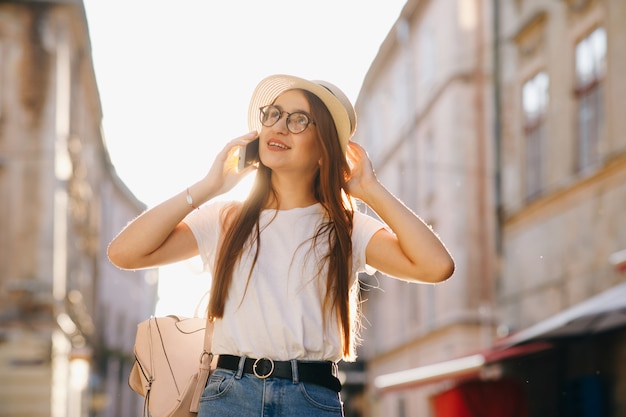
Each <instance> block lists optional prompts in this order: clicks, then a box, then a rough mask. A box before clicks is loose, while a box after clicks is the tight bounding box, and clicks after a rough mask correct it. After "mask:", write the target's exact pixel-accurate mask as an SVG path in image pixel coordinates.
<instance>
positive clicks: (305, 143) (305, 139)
mask: <svg viewBox="0 0 626 417" xmlns="http://www.w3.org/2000/svg"><path fill="white" fill-rule="evenodd" d="M273 105H274V106H276V107H278V108H279V109H280V110H281V111H283V112H285V113H283V114H282V116H281V118H280V119H279V120H278V121H277V122H276V123H275V124H274V125H273V126H269V127H267V126H263V127H262V129H261V133H260V135H259V136H260V143H259V145H260V146H259V155H260V157H261V161H263V164H264V165H265V166H267V167H268V168H270V169H272V170H273V171H277V172H278V171H292V172H302V173H305V174H311V173H313V172H316V170H317V168H318V167H319V160H320V158H321V155H322V152H321V145H320V143H319V139H318V137H317V130H316V129H315V126H314V125H313V122H314V120H312V118H311V123H309V125H308V126H307V128H306V129H305V130H304V131H303V132H300V133H291V132H290V131H289V130H288V129H287V116H288V115H287V113H294V112H304V113H306V114H307V115H310V114H311V109H310V106H309V103H308V101H307V99H306V97H305V95H304V94H303V93H302V92H301V91H298V90H290V91H286V92H284V93H283V94H281V95H280V96H278V98H277V99H276V100H275V101H274V103H273Z"/></svg>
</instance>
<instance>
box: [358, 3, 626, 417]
mask: <svg viewBox="0 0 626 417" xmlns="http://www.w3.org/2000/svg"><path fill="white" fill-rule="evenodd" d="M625 19H626V3H624V2H622V1H620V0H553V1H552V0H551V1H540V0H506V1H498V0H491V1H488V0H475V1H474V0H441V1H428V0H409V1H408V2H407V4H406V5H405V7H404V9H403V11H402V13H401V16H400V18H399V19H398V21H397V22H396V23H395V25H394V27H393V28H392V30H391V32H390V33H389V35H388V37H387V39H386V40H385V42H384V43H383V45H382V46H381V48H380V51H379V54H378V56H377V57H376V59H375V61H374V62H373V64H372V66H371V68H370V70H369V72H368V74H367V76H366V79H365V82H364V85H363V87H362V90H361V92H360V95H359V98H358V100H357V113H358V117H359V125H358V129H357V136H356V137H355V139H356V140H357V141H359V142H360V143H363V144H364V145H365V147H366V148H367V150H368V152H369V153H370V156H371V157H372V160H373V163H374V166H375V168H376V171H377V175H378V176H379V177H380V178H381V179H382V180H383V182H384V183H385V184H387V185H388V186H389V188H390V190H391V191H392V192H394V193H395V194H396V195H398V196H399V197H400V198H401V199H402V200H403V201H405V202H406V203H407V205H408V206H409V207H410V208H412V209H413V210H415V211H416V212H417V213H418V214H419V215H420V216H421V217H422V218H423V219H424V220H425V221H426V222H427V223H429V224H431V225H432V226H433V228H434V230H435V231H436V232H437V233H438V234H439V235H440V236H441V238H442V240H443V241H444V242H445V243H446V244H447V245H448V248H449V249H450V251H451V252H452V254H453V256H454V257H455V260H456V262H457V270H456V272H455V274H454V276H453V277H452V278H451V279H450V280H449V281H448V282H446V283H443V284H440V285H436V286H431V285H413V284H406V283H403V282H398V281H395V280H391V279H389V278H387V277H383V276H377V277H374V278H366V287H367V291H366V292H365V296H364V298H365V299H367V301H366V302H365V304H364V309H365V316H366V319H367V320H366V323H367V327H368V329H367V330H366V333H365V335H364V338H365V344H364V346H363V349H362V350H361V352H360V354H361V357H362V358H365V361H366V363H367V371H366V372H367V394H368V395H367V396H366V399H367V400H366V401H367V406H364V407H363V411H362V414H363V415H366V416H397V417H401V416H414V415H420V416H436V417H444V416H458V415H471V416H474V415H520V416H526V415H533V416H569V415H591V414H584V412H586V411H585V410H588V409H594V410H596V411H598V410H600V411H599V412H601V414H593V415H602V416H623V415H626V409H625V405H624V400H623V398H626V388H625V387H626V383H625V382H624V378H625V375H626V369H625V368H624V365H623V364H624V363H626V362H625V361H624V357H625V356H624V355H625V354H626V351H625V347H624V343H625V338H626V335H625V330H624V325H626V314H624V311H626V292H625V291H626V287H624V282H626V275H625V274H624V269H625V268H624V259H623V258H624V249H626V241H625V239H626V210H625V208H626V194H625V187H626V186H625V184H626V171H625V170H626V136H625V135H624V132H626V126H625V125H624V124H625V123H626V118H624V117H623V116H621V113H623V111H621V109H622V108H623V107H624V106H625V105H626V103H624V101H626V94H624V90H625V89H626V83H625V82H624V77H622V76H621V74H624V73H625V72H624V67H625V66H626V48H624V45H625V44H626V29H625V27H624V26H623V24H622V23H620V22H623V21H626V20H625ZM377 288H380V289H382V291H380V290H378V289H377ZM481 396H482V397H481ZM484 396H488V397H489V398H491V399H492V400H490V401H484V400H481V398H486V397H484ZM499 400H501V401H499ZM489 407H491V408H489ZM512 410H515V414H514V413H513V411H512ZM577 413H578V414H577Z"/></svg>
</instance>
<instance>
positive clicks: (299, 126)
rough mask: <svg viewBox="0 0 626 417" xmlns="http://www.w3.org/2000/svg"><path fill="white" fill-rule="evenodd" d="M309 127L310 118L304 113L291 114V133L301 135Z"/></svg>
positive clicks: (289, 119) (288, 125)
mask: <svg viewBox="0 0 626 417" xmlns="http://www.w3.org/2000/svg"><path fill="white" fill-rule="evenodd" d="M308 125H309V117H308V116H307V115H306V114H304V113H298V112H295V113H291V114H290V115H289V117H288V118H287V129H289V131H290V132H291V133H300V132H303V131H304V129H306V127H307V126H308Z"/></svg>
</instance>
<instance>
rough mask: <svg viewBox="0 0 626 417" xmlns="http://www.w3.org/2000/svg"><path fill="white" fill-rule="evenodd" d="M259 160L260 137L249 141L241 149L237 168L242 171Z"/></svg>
mask: <svg viewBox="0 0 626 417" xmlns="http://www.w3.org/2000/svg"><path fill="white" fill-rule="evenodd" d="M257 162H259V138H256V139H254V140H252V141H250V142H248V144H247V145H246V146H242V147H241V149H239V165H238V167H237V169H238V170H239V171H241V170H243V169H245V168H246V167H249V166H250V165H252V164H255V163H257Z"/></svg>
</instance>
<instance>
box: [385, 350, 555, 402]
mask: <svg viewBox="0 0 626 417" xmlns="http://www.w3.org/2000/svg"><path fill="white" fill-rule="evenodd" d="M551 347H552V345H551V344H549V343H545V342H537V343H529V344H526V345H522V346H511V347H507V348H500V347H494V348H492V349H488V350H485V351H484V352H482V353H477V354H474V355H468V356H464V357H461V358H456V359H451V360H449V361H444V362H439V363H435V364H432V365H425V366H419V367H417V368H413V369H407V370H405V371H400V372H393V373H389V374H385V375H380V376H378V377H376V378H375V379H374V386H375V387H376V388H377V389H379V390H381V391H389V390H399V389H405V388H412V387H415V386H418V385H423V384H427V383H432V382H437V381H442V380H445V379H457V380H461V379H467V378H475V377H478V376H479V375H480V373H481V371H482V370H483V368H484V366H485V365H489V364H491V363H495V362H499V361H502V360H505V359H509V358H513V357H517V356H523V355H530V354H531V353H535V352H539V351H542V350H546V349H549V348H551Z"/></svg>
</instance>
